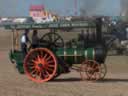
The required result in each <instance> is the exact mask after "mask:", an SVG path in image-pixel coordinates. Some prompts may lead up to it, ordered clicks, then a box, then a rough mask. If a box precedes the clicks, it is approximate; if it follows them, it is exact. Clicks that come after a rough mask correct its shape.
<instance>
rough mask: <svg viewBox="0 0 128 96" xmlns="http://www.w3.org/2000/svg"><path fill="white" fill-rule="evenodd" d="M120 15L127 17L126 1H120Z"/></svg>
mask: <svg viewBox="0 0 128 96" xmlns="http://www.w3.org/2000/svg"><path fill="white" fill-rule="evenodd" d="M121 15H122V16H128V0H121Z"/></svg>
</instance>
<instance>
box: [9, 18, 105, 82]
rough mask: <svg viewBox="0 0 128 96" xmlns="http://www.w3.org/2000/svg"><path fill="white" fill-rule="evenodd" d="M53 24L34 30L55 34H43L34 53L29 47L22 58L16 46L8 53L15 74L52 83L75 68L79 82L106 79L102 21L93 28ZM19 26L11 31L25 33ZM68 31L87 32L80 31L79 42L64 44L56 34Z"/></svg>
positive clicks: (78, 23)
mask: <svg viewBox="0 0 128 96" xmlns="http://www.w3.org/2000/svg"><path fill="white" fill-rule="evenodd" d="M53 24H54V23H52V25H49V26H50V27H49V26H48V25H47V26H46V25H42V26H43V27H41V25H40V26H39V27H38V25H37V26H36V29H38V28H39V29H52V30H53V29H54V32H53V31H52V32H49V33H46V34H44V35H43V36H42V37H41V38H40V41H39V43H38V47H37V48H34V49H33V48H31V47H30V48H29V49H28V53H27V55H26V56H25V57H23V53H22V52H21V51H20V50H16V49H18V48H17V46H15V48H13V50H11V51H10V53H9V57H10V60H11V62H12V63H15V64H16V67H17V69H18V71H19V72H20V73H22V74H23V73H25V74H26V75H27V76H28V77H29V79H31V80H32V81H34V82H38V83H41V82H46V81H49V80H52V79H54V78H55V77H57V76H59V75H61V74H62V73H68V72H70V71H71V69H73V67H74V66H76V64H77V67H76V68H77V71H78V72H80V76H81V78H82V80H99V79H103V78H104V77H105V75H106V66H105V64H104V62H105V58H106V53H107V50H106V46H105V44H104V40H103V38H102V34H101V33H102V32H101V21H100V20H99V19H98V20H96V21H95V24H96V25H95V24H94V25H95V26H92V23H87V22H86V23H85V22H84V23H82V22H65V23H64V22H63V24H62V22H60V23H55V25H54V26H53ZM57 24H58V26H57ZM89 24H90V25H89ZM60 25H61V26H60ZM62 25H64V26H62ZM17 26H18V27H17ZM19 26H20V25H15V26H13V27H12V26H11V27H12V28H14V29H18V28H20V29H26V26H23V25H22V26H20V27H19ZM29 26H30V25H29ZM33 26H34V28H33V27H32V25H31V26H30V28H29V27H27V28H28V29H35V25H33ZM44 26H45V27H46V28H45V27H44ZM51 26H52V27H51ZM90 26H91V27H90ZM7 27H9V26H7ZM24 27H25V28H24ZM70 27H71V28H74V27H77V28H86V29H88V30H86V31H84V30H83V29H82V30H81V33H79V35H78V38H75V39H72V40H68V41H66V42H65V41H64V39H63V38H62V37H61V36H60V35H59V34H58V33H57V32H55V30H57V28H58V29H61V28H65V29H66V28H70ZM12 28H11V29H12ZM92 28H93V29H94V28H95V31H91V29H92ZM65 34H66V33H65ZM15 36H16V37H19V36H18V33H17V30H15V32H14V33H13V38H14V37H15ZM14 41H15V42H14ZM13 45H18V40H17V39H16V38H14V39H13Z"/></svg>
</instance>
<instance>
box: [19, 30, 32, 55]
mask: <svg viewBox="0 0 128 96" xmlns="http://www.w3.org/2000/svg"><path fill="white" fill-rule="evenodd" d="M28 33H29V30H28V29H26V30H25V32H24V34H23V35H22V36H21V41H20V42H21V50H22V52H23V56H24V57H25V55H26V54H27V43H30V40H29V38H28Z"/></svg>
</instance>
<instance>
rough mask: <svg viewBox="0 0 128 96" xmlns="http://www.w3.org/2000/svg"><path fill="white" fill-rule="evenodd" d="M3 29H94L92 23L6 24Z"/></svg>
mask: <svg viewBox="0 0 128 96" xmlns="http://www.w3.org/2000/svg"><path fill="white" fill-rule="evenodd" d="M3 26H4V27H5V29H51V28H55V29H56V28H58V29H59V28H86V27H95V26H96V25H95V23H94V22H92V21H63V22H62V21H61V22H59V21H58V22H49V23H40V24H37V23H27V24H6V25H3Z"/></svg>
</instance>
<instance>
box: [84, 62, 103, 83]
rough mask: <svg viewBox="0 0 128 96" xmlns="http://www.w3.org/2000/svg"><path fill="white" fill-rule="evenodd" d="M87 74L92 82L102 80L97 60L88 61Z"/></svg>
mask: <svg viewBox="0 0 128 96" xmlns="http://www.w3.org/2000/svg"><path fill="white" fill-rule="evenodd" d="M86 64H87V67H86V74H87V77H88V79H89V80H90V81H97V80H99V79H101V70H100V69H101V68H100V64H99V63H98V62H96V61H95V60H87V61H86Z"/></svg>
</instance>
